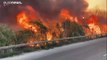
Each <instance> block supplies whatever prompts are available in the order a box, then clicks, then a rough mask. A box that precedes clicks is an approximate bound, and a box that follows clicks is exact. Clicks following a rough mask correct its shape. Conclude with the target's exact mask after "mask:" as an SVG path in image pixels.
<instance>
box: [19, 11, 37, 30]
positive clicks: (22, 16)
mask: <svg viewBox="0 0 107 60" xmlns="http://www.w3.org/2000/svg"><path fill="white" fill-rule="evenodd" d="M17 21H18V24H19V25H21V26H22V27H23V28H25V29H30V30H32V31H34V32H37V27H35V26H33V25H31V24H30V23H29V18H28V16H27V14H26V13H25V12H21V13H19V14H18V15H17Z"/></svg>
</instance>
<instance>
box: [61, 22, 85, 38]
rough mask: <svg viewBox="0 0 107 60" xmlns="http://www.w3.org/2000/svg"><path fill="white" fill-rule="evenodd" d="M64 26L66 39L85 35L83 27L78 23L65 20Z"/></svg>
mask: <svg viewBox="0 0 107 60" xmlns="http://www.w3.org/2000/svg"><path fill="white" fill-rule="evenodd" d="M62 24H63V28H64V34H63V35H64V37H71V36H80V35H84V34H85V33H84V30H83V28H82V26H81V25H79V24H78V23H76V22H70V21H69V20H65V21H64V22H63V23H62Z"/></svg>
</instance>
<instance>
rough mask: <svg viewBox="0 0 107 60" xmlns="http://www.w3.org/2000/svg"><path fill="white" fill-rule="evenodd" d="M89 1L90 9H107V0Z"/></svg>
mask: <svg viewBox="0 0 107 60" xmlns="http://www.w3.org/2000/svg"><path fill="white" fill-rule="evenodd" d="M87 2H88V3H89V7H88V9H89V10H90V9H91V10H92V9H96V8H98V9H101V10H106V11H107V9H106V8H107V6H106V4H107V1H106V0H87Z"/></svg>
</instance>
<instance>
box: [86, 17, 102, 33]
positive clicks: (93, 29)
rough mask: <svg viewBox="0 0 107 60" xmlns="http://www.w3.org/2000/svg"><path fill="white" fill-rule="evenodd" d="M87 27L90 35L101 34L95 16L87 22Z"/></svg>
mask: <svg viewBox="0 0 107 60" xmlns="http://www.w3.org/2000/svg"><path fill="white" fill-rule="evenodd" d="M88 26H89V29H90V31H91V32H92V33H94V34H95V33H96V34H101V29H100V27H99V25H98V23H97V16H94V15H92V16H91V17H90V18H89V20H88Z"/></svg>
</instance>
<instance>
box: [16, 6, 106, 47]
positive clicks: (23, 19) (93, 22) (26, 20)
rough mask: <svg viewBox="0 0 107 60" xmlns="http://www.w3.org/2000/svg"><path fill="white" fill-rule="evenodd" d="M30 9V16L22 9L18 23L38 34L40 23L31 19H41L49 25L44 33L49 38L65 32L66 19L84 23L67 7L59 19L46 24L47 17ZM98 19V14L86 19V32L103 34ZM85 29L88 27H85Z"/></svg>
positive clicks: (44, 23)
mask: <svg viewBox="0 0 107 60" xmlns="http://www.w3.org/2000/svg"><path fill="white" fill-rule="evenodd" d="M29 7H31V6H29ZM28 10H29V12H30V16H29V14H27V11H21V12H20V13H19V14H18V15H17V22H18V24H19V25H20V26H21V27H23V28H24V29H29V30H31V31H33V32H35V34H37V33H38V32H40V30H42V29H40V27H39V26H38V25H33V24H30V21H32V19H40V21H41V22H42V24H43V25H45V26H46V27H48V30H47V31H46V32H45V33H46V34H45V33H44V35H46V39H47V40H52V39H54V38H59V37H60V36H59V34H61V33H63V32H64V28H63V27H62V22H63V21H64V20H70V21H71V22H76V23H78V24H80V25H83V24H81V23H80V21H82V20H79V19H78V17H76V16H73V15H71V14H70V11H69V10H67V9H61V11H60V13H59V15H58V18H59V20H58V21H57V20H54V22H53V21H51V20H48V22H51V23H52V24H46V23H47V22H45V21H43V20H45V19H43V18H41V17H40V16H38V15H36V16H34V14H32V11H33V12H34V11H35V10H33V9H32V10H31V9H28ZM36 12H37V11H36ZM32 16H33V18H32ZM85 18H86V17H82V19H85ZM97 20H98V18H97V16H91V17H89V18H88V19H87V20H86V22H87V25H88V27H89V28H88V30H87V31H85V34H88V33H91V34H101V33H102V30H101V27H100V26H99V24H98V22H97ZM57 23H58V24H59V27H57V28H56V27H55V25H57ZM104 26H105V25H104ZM52 27H53V28H52ZM85 29H87V28H85ZM85 29H84V30H85ZM41 39H42V37H41ZM33 42H35V40H34V39H33V40H32V39H30V40H28V42H27V43H29V44H30V43H33ZM30 46H35V45H30Z"/></svg>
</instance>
